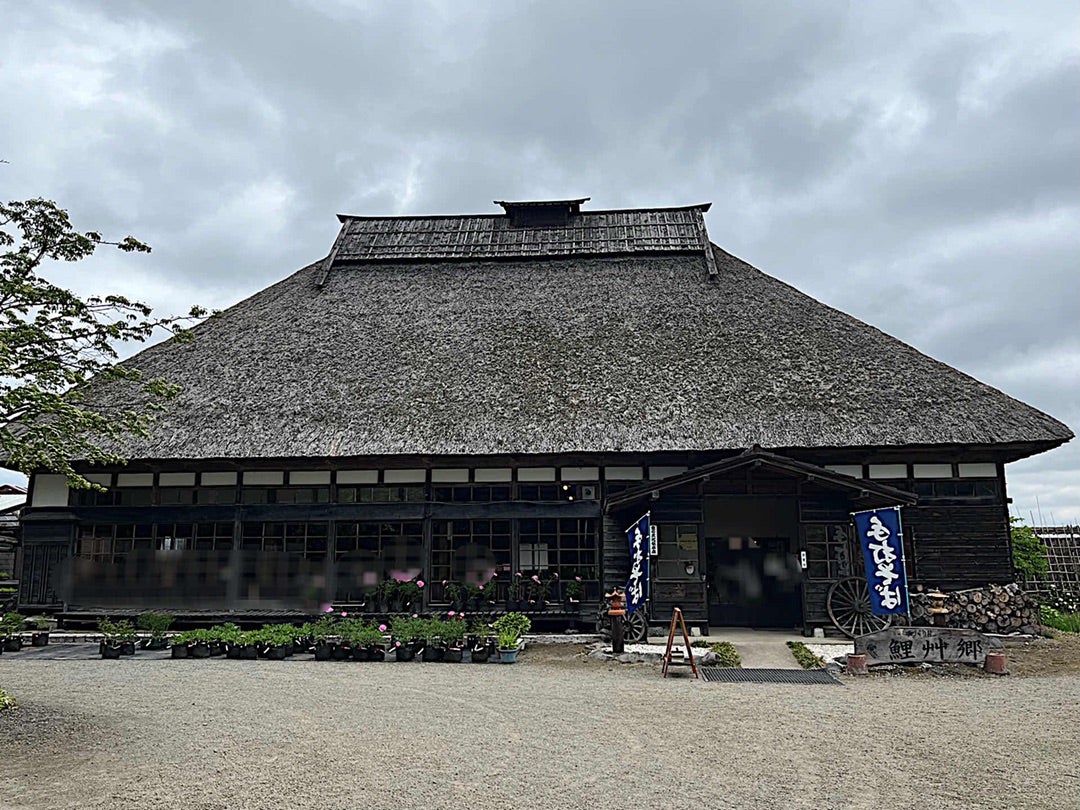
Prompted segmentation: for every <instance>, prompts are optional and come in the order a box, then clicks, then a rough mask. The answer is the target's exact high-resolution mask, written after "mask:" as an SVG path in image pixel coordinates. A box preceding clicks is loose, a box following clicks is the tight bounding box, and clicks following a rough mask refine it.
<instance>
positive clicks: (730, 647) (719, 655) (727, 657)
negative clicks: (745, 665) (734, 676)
mask: <svg viewBox="0 0 1080 810" xmlns="http://www.w3.org/2000/svg"><path fill="white" fill-rule="evenodd" d="M709 649H710V650H711V651H712V652H714V653H716V666H718V667H729V668H731V669H738V668H740V667H742V658H740V657H739V652H738V650H736V649H735V645H734V644H732V643H731V642H730V641H716V642H713V643H712V644H710V645H709Z"/></svg>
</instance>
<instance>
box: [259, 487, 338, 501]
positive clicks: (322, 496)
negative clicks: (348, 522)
mask: <svg viewBox="0 0 1080 810" xmlns="http://www.w3.org/2000/svg"><path fill="white" fill-rule="evenodd" d="M240 502H241V503H247V504H266V503H276V504H287V503H329V502H330V487H244V488H243V489H241V490H240Z"/></svg>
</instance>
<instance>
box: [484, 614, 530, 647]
mask: <svg viewBox="0 0 1080 810" xmlns="http://www.w3.org/2000/svg"><path fill="white" fill-rule="evenodd" d="M491 626H492V627H493V628H494V630H495V632H496V633H497V634H498V636H499V638H500V639H501V638H502V637H503V635H504V634H505V635H506V636H511V635H512V636H513V637H514V639H515V642H516V640H517V639H519V638H521V637H522V636H523V635H525V634H526V633H528V632H529V630H531V629H532V622H531V621H529V617H528V616H526V615H525V614H523V613H504V614H503V615H502V616H500V617H499V618H497V619H496V620H495V621H494V622H492V623H491ZM500 643H501V642H500Z"/></svg>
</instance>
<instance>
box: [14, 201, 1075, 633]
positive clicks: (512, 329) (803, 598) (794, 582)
mask: <svg viewBox="0 0 1080 810" xmlns="http://www.w3.org/2000/svg"><path fill="white" fill-rule="evenodd" d="M585 202H586V200H584V199H575V200H561V201H545V202H524V203H521V202H501V203H499V204H500V205H501V206H502V207H503V209H504V210H503V213H501V214H492V215H479V216H444V217H350V216H343V217H341V230H340V233H339V235H338V237H337V239H336V240H335V242H334V244H333V246H332V247H331V249H330V252H329V254H328V255H327V256H326V257H325V258H323V259H321V260H319V261H317V262H314V263H312V264H310V265H308V266H307V267H304V268H302V269H300V270H299V271H297V272H296V273H294V274H292V275H290V276H289V277H287V278H285V279H284V280H282V281H280V282H278V283H276V284H274V285H273V286H271V287H268V288H267V289H265V290H262V291H261V292H258V293H256V294H255V295H253V296H252V297H251V298H248V299H247V300H245V301H242V302H240V303H239V304H237V305H236V306H233V307H230V308H229V309H227V310H226V311H225V312H223V313H221V314H220V315H218V316H216V317H213V318H211V319H209V320H207V321H206V322H205V323H203V324H202V325H201V326H199V327H198V328H197V329H196V330H195V332H196V334H195V340H194V341H193V342H190V343H176V342H172V341H170V342H166V343H162V344H159V345H156V346H153V347H151V348H149V349H147V350H146V351H144V352H142V353H140V354H139V355H137V356H136V357H135V358H134V359H133V360H132V363H133V364H134V365H136V366H137V367H138V368H140V369H141V370H142V371H143V372H144V373H145V374H147V375H151V376H160V377H164V378H166V379H167V380H169V381H171V382H174V383H178V384H179V385H180V386H181V387H182V392H181V393H180V395H179V397H178V398H177V399H176V400H175V401H174V402H172V403H170V407H169V409H168V410H167V412H165V413H164V414H163V415H162V416H161V417H160V418H159V420H158V421H157V423H156V424H155V425H154V426H153V428H152V431H151V434H150V436H149V437H148V438H145V439H142V438H135V439H131V440H130V441H128V442H127V443H126V444H124V445H123V446H121V447H118V448H117V449H118V450H119V451H120V452H121V453H122V454H123V455H124V456H126V457H127V458H129V459H130V462H129V463H128V465H126V466H124V467H117V468H115V469H94V470H89V469H87V470H86V472H87V475H89V476H91V477H92V480H93V481H94V482H95V483H98V484H100V485H102V486H104V487H106V488H107V489H106V491H104V492H98V491H91V492H81V493H74V494H72V493H69V492H68V490H67V486H66V482H65V481H64V479H63V478H62V477H61V476H56V475H48V474H42V475H38V476H35V477H34V480H33V488H32V497H31V508H30V509H29V510H27V512H26V513H25V515H26V517H25V532H24V538H25V547H24V557H23V565H22V570H23V583H22V585H21V587H22V588H23V590H22V596H21V600H22V603H23V604H24V605H27V606H31V607H33V608H34V609H57V608H58V607H62V608H65V609H67V610H69V611H73V610H77V609H81V610H82V611H83V613H82V614H77V615H82V616H84V617H86V618H87V619H92V618H93V616H95V615H96V614H98V613H100V612H101V611H103V610H109V611H110V612H112V613H114V614H115V612H116V610H117V609H118V608H121V607H124V606H132V605H136V606H143V605H146V604H147V603H148V601H149V600H156V601H157V602H158V603H159V604H163V605H164V606H167V607H169V608H170V609H180V610H182V609H186V608H191V606H192V605H199V606H205V605H206V604H207V603H210V604H212V606H213V607H214V609H217V610H228V611H232V612H231V613H230V614H229V615H230V616H231V617H234V618H235V617H236V616H237V615H239V614H237V613H236V612H235V611H238V610H244V609H255V608H265V607H267V606H268V605H269V606H272V607H274V608H277V607H291V608H303V609H304V610H311V609H312V607H313V605H315V604H317V603H318V602H320V601H325V602H334V603H338V604H348V605H349V610H350V611H351V612H354V613H359V612H364V611H366V612H368V613H375V614H379V615H383V614H384V613H385V611H386V610H388V609H390V608H391V607H392V606H391V605H388V604H386V603H385V602H381V601H379V599H380V597H379V594H382V593H383V591H384V590H385V588H384V586H385V585H386V583H389V582H392V581H394V580H402V579H409V578H414V579H416V578H419V577H423V578H425V579H428V580H429V581H431V582H432V583H433V584H432V586H431V587H430V589H427V590H425V592H424V595H423V599H422V604H419V605H413V606H412V607H413V608H414V609H430V610H441V609H444V608H445V607H447V606H448V605H450V604H453V600H454V599H455V598H460V596H459V595H460V593H461V592H462V588H460V587H459V588H454V587H452V585H453V584H454V583H455V582H456V583H458V585H463V584H467V585H471V586H478V585H479V584H485V583H486V584H487V585H488V588H487V590H486V591H485V592H484V593H485V594H486V604H487V605H488V606H489V607H490V604H491V599H492V598H494V597H496V596H497V597H498V599H499V601H500V602H501V600H502V599H504V598H505V599H507V600H508V601H507V606H508V607H510V606H513V607H515V608H523V609H528V610H535V611H537V612H540V611H539V610H538V608H537V605H538V604H539V605H540V606H543V605H544V603H545V602H548V601H552V602H555V603H558V604H561V598H562V596H566V597H567V598H568V600H569V602H568V604H567V607H566V610H565V611H562V610H557V611H555V613H554V614H553V613H552V612H550V611H548V612H544V615H545V616H546V617H548V618H549V619H550V617H551V616H552V615H556V616H564V617H565V616H566V615H570V616H573V615H575V611H580V610H581V605H582V603H586V604H592V605H595V604H596V602H597V601H598V599H599V596H600V594H601V593H602V592H603V589H608V588H610V587H612V586H615V585H620V584H623V583H625V582H626V581H627V567H628V553H627V544H626V542H627V541H626V537H625V535H624V534H623V531H622V528H623V527H625V526H626V525H627V523H628V522H629V521H631V520H633V519H634V518H636V517H638V516H639V515H640V514H641V513H642V512H644V511H646V510H648V511H649V512H650V515H651V518H652V520H653V523H654V525H655V526H656V527H657V536H656V538H655V540H656V544H655V548H654V549H653V551H655V554H653V555H652V556H653V561H654V563H655V568H654V573H653V574H651V575H650V577H649V582H650V585H649V588H650V590H649V600H648V606H647V608H646V609H643V611H642V612H641V613H640V614H635V615H637V616H638V617H639V618H641V617H642V616H648V617H650V618H652V619H655V620H656V621H657V622H662V621H666V619H667V617H669V616H670V615H671V613H670V610H671V608H672V607H674V606H676V605H677V606H679V607H681V608H682V609H683V611H684V613H685V615H686V616H687V619H688V620H689V621H691V622H693V623H695V624H700V625H703V626H704V625H708V624H710V623H712V624H721V625H722V624H751V625H767V626H786V627H792V626H800V625H801V626H802V627H803V628H804V629H806V630H810V629H811V628H813V627H818V626H822V625H826V624H828V623H830V622H832V623H834V624H836V625H837V626H840V627H845V625H844V621H842V620H841V619H838V618H835V616H834V614H835V611H834V610H833V608H832V605H831V601H830V600H831V598H832V594H834V592H835V589H836V588H837V587H838V586H839V585H840V584H841V583H845V582H846V583H848V584H847V585H845V586H844V587H845V588H848V591H845V592H847V593H850V592H851V591H850V587H853V586H851V582H856V583H857V582H862V583H863V586H864V587H865V581H864V580H859V578H858V576H857V573H858V572H857V571H856V569H855V565H854V561H857V560H858V559H859V556H858V555H859V554H860V553H861V552H859V551H858V549H857V545H856V544H855V542H854V540H853V537H854V535H853V533H852V532H851V530H850V526H849V522H850V515H851V513H852V512H855V511H859V510H865V509H868V508H877V507H882V506H884V507H894V506H895V507H899V506H903V510H904V520H905V532H906V533H905V535H904V538H905V543H906V544H907V546H906V550H907V552H908V554H909V559H910V566H909V575H910V577H911V581H912V582H913V583H917V584H926V585H931V586H934V587H946V588H947V587H966V586H968V585H973V584H975V585H977V584H981V583H986V582H1008V581H1010V580H1011V579H1012V575H1013V570H1012V560H1011V555H1010V546H1009V530H1008V510H1007V507H1006V503H1007V496H1006V490H1005V477H1004V464H1005V462H1008V461H1012V460H1015V459H1017V458H1022V457H1024V456H1027V455H1031V454H1033V453H1038V452H1041V451H1044V450H1048V449H1050V448H1052V447H1055V446H1056V445H1059V444H1061V443H1062V442H1065V441H1068V440H1069V439H1070V438H1071V437H1072V432H1071V431H1070V430H1069V429H1068V428H1067V427H1066V426H1065V425H1063V424H1062V423H1061V422H1058V421H1057V420H1055V419H1053V418H1052V417H1050V416H1047V415H1046V414H1044V413H1041V412H1040V411H1038V410H1036V409H1034V408H1032V407H1030V406H1028V405H1025V404H1024V403H1022V402H1018V401H1017V400H1015V399H1013V398H1011V397H1009V396H1008V395H1006V394H1004V393H1002V392H1001V391H998V390H996V389H994V388H991V387H990V386H988V385H985V384H983V383H981V382H979V381H978V380H975V379H972V378H971V377H969V376H967V375H966V374H963V373H962V372H960V371H957V370H956V369H953V368H950V367H949V366H947V365H945V364H943V363H940V362H938V361H936V360H934V359H932V358H930V357H927V356H926V355H924V354H922V353H920V352H918V351H916V350H915V349H913V348H912V347H910V346H908V345H906V344H904V343H902V342H901V341H898V340H896V339H895V338H892V337H889V336H888V335H886V334H883V333H882V332H880V331H879V330H877V329H875V328H874V327H872V326H869V325H867V324H865V323H862V322H860V321H858V320H856V319H854V318H852V317H850V316H848V315H845V314H844V313H842V312H838V311H836V310H835V309H832V308H830V307H828V306H826V305H824V304H822V303H820V302H818V301H815V300H813V299H812V298H810V297H808V296H806V295H804V294H803V293H800V292H799V291H797V290H795V289H793V288H792V287H790V286H788V285H787V284H784V283H783V282H781V281H778V280H776V279H774V278H772V277H770V276H768V275H766V274H764V273H762V272H761V271H759V270H757V269H755V268H754V267H751V266H750V265H749V264H747V263H746V262H744V261H741V260H740V259H737V258H735V257H734V256H731V255H730V254H728V253H726V252H725V251H723V250H722V249H720V248H719V247H717V246H716V245H714V244H712V243H711V241H710V240H709V236H708V233H707V231H706V228H705V220H704V214H705V212H706V210H707V209H708V206H707V205H697V206H689V207H684V208H656V209H634V210H623V211H589V210H587V209H585V208H583V206H584V203H585ZM131 397H132V392H131V390H130V387H127V386H124V385H121V384H114V383H110V382H105V381H99V382H97V383H94V384H92V385H90V386H88V390H87V401H88V402H89V403H91V404H92V405H93V406H94V407H99V408H123V407H129V406H130V405H131ZM518 572H521V576H523V577H525V578H526V579H527V580H528V581H529V582H534V583H537V584H540V583H546V584H543V587H542V589H541V592H540V593H539V594H537V593H536V588H535V587H534V585H529V597H528V606H526V605H525V604H524V600H525V594H521V593H517V591H518V590H519V589H515V588H508V587H507V586H508V585H510V583H511V582H512V581H514V580H513V577H514V576H515V575H517V574H518ZM532 577H535V580H534V579H532ZM564 582H574V583H580V587H579V589H578V592H577V599H576V600H574V599H571V596H572V593H571V591H569V590H567V591H565V592H564V591H562V590H560V588H561V586H560V584H559V583H564ZM444 583H445V584H444ZM477 592H479V591H477ZM455 594H458V596H455ZM384 595H385V594H384ZM867 598H868V597H867ZM399 607H400V605H399ZM852 611H854V612H851V613H850V616H853V617H854V619H853V621H855V622H856V623H858V622H861V621H862V618H861V617H863V616H864V615H865V611H862V609H861V607H858V606H857V607H856V608H852ZM860 611H861V612H860ZM72 615H76V614H72ZM536 618H537V620H539V619H540V618H541V617H540V616H537V617H536ZM849 618H850V617H849ZM642 621H644V619H642ZM637 631H638V632H644V630H643V626H639V627H638V628H637ZM848 631H849V632H850V630H848Z"/></svg>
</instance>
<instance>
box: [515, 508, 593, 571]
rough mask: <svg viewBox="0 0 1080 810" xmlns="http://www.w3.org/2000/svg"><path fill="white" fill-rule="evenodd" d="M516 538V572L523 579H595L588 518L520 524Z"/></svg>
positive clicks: (555, 519) (591, 528)
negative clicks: (535, 575)
mask: <svg viewBox="0 0 1080 810" xmlns="http://www.w3.org/2000/svg"><path fill="white" fill-rule="evenodd" d="M518 536H519V546H518V553H519V557H520V559H519V562H518V570H520V571H521V572H522V574H523V575H524V576H526V577H529V576H532V575H533V574H539V575H541V576H542V577H548V576H550V575H551V574H558V575H559V578H560V579H564V580H565V579H567V578H573V577H575V576H579V577H581V578H582V579H583V580H592V579H596V577H597V570H598V562H599V558H598V551H597V537H596V521H595V520H593V519H592V518H540V519H538V520H531V519H530V520H522V521H520V522H519V535H518Z"/></svg>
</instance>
